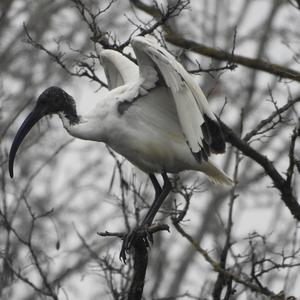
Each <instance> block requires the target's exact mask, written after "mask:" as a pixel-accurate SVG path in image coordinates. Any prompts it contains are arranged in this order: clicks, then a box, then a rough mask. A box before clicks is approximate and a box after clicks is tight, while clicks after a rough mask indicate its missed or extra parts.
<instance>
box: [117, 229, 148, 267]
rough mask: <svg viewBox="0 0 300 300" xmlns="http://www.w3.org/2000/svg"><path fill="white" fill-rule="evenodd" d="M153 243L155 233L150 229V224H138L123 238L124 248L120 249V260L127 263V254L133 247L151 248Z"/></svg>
mask: <svg viewBox="0 0 300 300" xmlns="http://www.w3.org/2000/svg"><path fill="white" fill-rule="evenodd" d="M152 244H153V235H152V233H151V232H150V231H149V226H148V225H144V226H138V227H137V228H135V229H134V230H132V231H131V232H129V233H127V234H126V235H125V236H124V238H123V243H122V248H121V251H120V256H119V257H120V260H122V261H123V262H124V263H125V264H126V256H127V254H128V253H129V252H130V249H131V248H132V247H143V248H144V249H147V248H150V247H151V245H152Z"/></svg>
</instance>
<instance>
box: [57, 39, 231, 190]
mask: <svg viewBox="0 0 300 300" xmlns="http://www.w3.org/2000/svg"><path fill="white" fill-rule="evenodd" d="M131 44H132V46H133V49H134V51H135V53H136V56H137V60H138V64H139V67H138V66H136V65H135V64H134V63H132V62H131V61H130V60H128V59H127V58H125V57H124V56H122V55H121V54H120V53H118V52H115V51H113V50H105V51H104V52H103V53H102V54H101V56H102V62H103V65H104V68H105V73H106V75H107V77H108V82H109V88H110V89H111V91H109V92H108V93H107V94H106V95H105V96H104V97H103V98H102V99H100V100H99V102H98V103H97V105H96V107H95V108H94V109H93V110H92V111H91V112H90V113H89V114H88V115H86V116H83V117H82V121H81V123H79V124H78V125H76V126H69V125H68V122H66V121H65V120H64V118H63V116H61V117H62V119H63V122H64V126H65V127H66V128H67V130H68V131H69V132H70V133H71V134H72V135H74V136H76V137H79V138H82V139H88V140H95V141H101V142H105V143H107V144H108V145H109V146H110V147H111V148H112V149H114V150H115V151H116V152H118V153H120V154H121V155H123V156H124V157H126V158H127V159H128V160H129V161H131V162H132V163H133V164H134V165H136V166H137V167H139V168H140V169H141V170H143V171H145V172H147V173H157V172H162V171H166V172H170V173H177V172H180V171H183V170H197V171H201V172H204V173H205V174H207V175H208V177H209V179H210V180H211V181H213V182H215V183H219V184H225V185H230V184H232V181H231V179H230V178H229V177H228V176H227V175H226V174H225V173H224V172H223V171H222V170H220V169H218V168H217V167H216V166H215V165H214V164H213V163H212V162H211V161H210V160H208V161H204V160H203V161H202V162H201V163H200V162H199V161H197V159H196V158H195V156H194V155H193V153H192V152H191V151H193V152H197V151H200V150H201V147H203V145H202V142H203V132H202V129H201V125H202V124H203V123H204V117H203V114H204V113H205V114H206V115H207V116H208V117H210V118H211V119H213V120H215V116H214V115H213V113H212V112H211V111H210V109H209V106H208V103H207V100H206V98H205V96H204V95H203V93H202V91H201V89H200V88H199V87H198V86H197V84H196V82H195V81H194V80H193V78H192V77H191V75H189V74H188V73H187V72H186V71H185V69H184V68H183V67H182V66H181V65H180V64H179V63H178V62H177V61H176V60H175V58H174V57H173V56H172V55H171V54H169V53H168V52H167V51H166V50H165V49H163V48H161V47H160V46H159V45H157V44H155V43H153V42H152V41H150V40H148V39H146V38H142V37H137V38H134V39H133V40H132V43H131ZM159 77H160V78H163V81H164V82H163V84H160V85H158V86H157V82H158V80H159Z"/></svg>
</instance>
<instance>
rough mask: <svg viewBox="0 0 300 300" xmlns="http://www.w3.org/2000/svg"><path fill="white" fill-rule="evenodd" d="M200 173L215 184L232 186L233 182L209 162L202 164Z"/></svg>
mask: <svg viewBox="0 0 300 300" xmlns="http://www.w3.org/2000/svg"><path fill="white" fill-rule="evenodd" d="M200 171H201V172H203V173H205V174H206V175H207V176H208V179H209V180H210V181H211V182H213V183H215V184H218V185H223V186H233V180H232V179H231V178H230V177H229V176H227V175H226V174H225V173H224V172H223V171H222V170H221V169H219V168H218V167H217V166H216V165H215V164H214V163H212V162H211V161H210V160H208V161H207V162H202V164H201V167H200Z"/></svg>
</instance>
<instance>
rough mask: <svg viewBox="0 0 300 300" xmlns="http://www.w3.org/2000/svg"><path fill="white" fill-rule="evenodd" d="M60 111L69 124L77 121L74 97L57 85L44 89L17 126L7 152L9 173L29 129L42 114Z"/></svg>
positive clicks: (11, 174)
mask: <svg viewBox="0 0 300 300" xmlns="http://www.w3.org/2000/svg"><path fill="white" fill-rule="evenodd" d="M58 113H62V114H64V116H65V117H66V118H67V119H68V120H69V122H70V124H71V125H73V124H76V123H78V122H79V117H78V115H77V112H76V105H75V101H74V99H73V98H72V97H71V96H70V95H69V94H67V93H66V92H65V91H64V90H62V89H61V88H59V87H55V86H53V87H50V88H48V89H46V90H45V91H44V92H43V93H42V94H41V95H40V96H39V98H38V100H37V103H36V105H35V107H34V109H33V111H32V112H31V113H30V114H29V115H28V116H27V118H26V119H25V120H24V122H23V123H22V125H21V127H20V128H19V130H18V132H17V134H16V136H15V138H14V141H13V143H12V146H11V149H10V153H9V173H10V176H11V177H13V165H14V159H15V156H16V153H17V151H18V148H19V146H20V145H21V143H22V141H23V140H24V138H25V137H26V135H27V134H28V132H29V131H30V129H31V128H32V127H33V126H34V125H35V124H36V123H37V122H38V121H39V120H40V119H41V118H43V117H44V116H46V115H51V114H58Z"/></svg>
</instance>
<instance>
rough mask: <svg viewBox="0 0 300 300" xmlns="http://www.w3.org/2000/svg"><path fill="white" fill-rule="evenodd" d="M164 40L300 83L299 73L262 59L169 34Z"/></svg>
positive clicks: (205, 54)
mask: <svg viewBox="0 0 300 300" xmlns="http://www.w3.org/2000/svg"><path fill="white" fill-rule="evenodd" d="M165 38H166V41H167V42H169V43H171V44H173V45H176V46H178V47H181V48H184V49H187V50H190V51H193V52H196V53H199V54H201V55H204V56H208V57H211V58H214V59H217V60H222V61H231V62H232V63H235V64H239V65H242V66H245V67H248V68H251V69H256V70H260V71H263V72H266V73H269V74H273V75H276V76H279V77H280V78H288V79H292V80H295V81H298V82H300V73H299V72H297V71H295V70H293V69H289V68H286V67H283V66H281V65H278V64H272V63H268V62H266V61H264V60H262V59H255V58H249V57H246V56H242V55H237V54H232V53H229V52H226V51H223V50H218V49H216V48H212V47H208V46H206V45H204V44H200V43H197V42H195V41H191V40H188V39H184V38H182V37H180V36H178V35H173V34H170V33H168V34H167V35H166V36H165Z"/></svg>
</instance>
